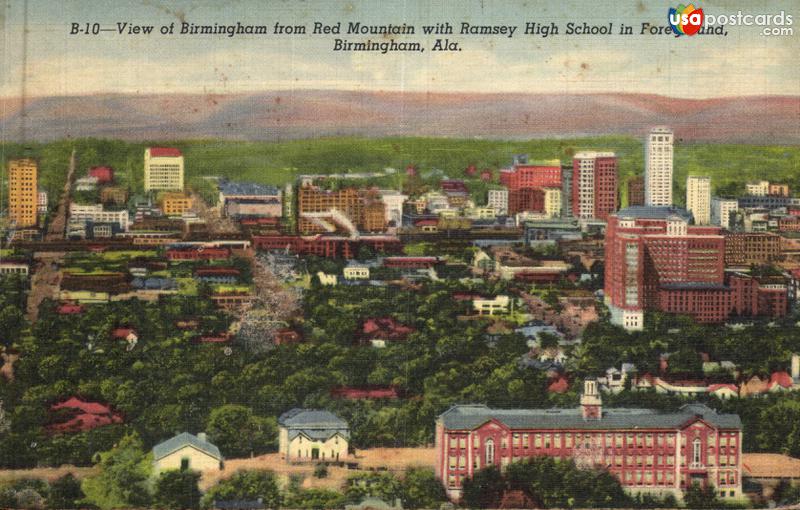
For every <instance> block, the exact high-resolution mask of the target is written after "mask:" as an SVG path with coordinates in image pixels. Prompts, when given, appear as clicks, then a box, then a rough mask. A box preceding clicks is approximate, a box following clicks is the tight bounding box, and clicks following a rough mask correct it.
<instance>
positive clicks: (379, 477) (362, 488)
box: [344, 473, 403, 503]
mask: <svg viewBox="0 0 800 510" xmlns="http://www.w3.org/2000/svg"><path fill="white" fill-rule="evenodd" d="M344 496H345V499H346V501H347V502H348V503H359V502H361V500H362V499H364V498H366V497H373V498H378V499H381V500H383V501H386V502H388V503H393V502H394V501H395V499H397V498H402V497H403V485H402V484H401V482H400V480H398V479H397V478H395V477H394V475H392V474H391V473H358V474H355V475H352V476H350V477H349V478H348V479H347V485H346V488H345V491H344Z"/></svg>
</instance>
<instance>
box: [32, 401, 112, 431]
mask: <svg viewBox="0 0 800 510" xmlns="http://www.w3.org/2000/svg"><path fill="white" fill-rule="evenodd" d="M50 411H51V412H53V413H54V419H55V420H56V421H54V423H51V424H50V425H48V427H47V429H48V430H49V431H50V432H83V431H86V430H92V429H96V428H98V427H102V426H105V425H111V424H113V423H122V416H121V415H120V414H119V413H115V412H114V411H112V410H111V408H110V407H109V406H107V405H104V404H100V403H99V402H87V401H84V400H81V399H79V398H77V397H71V398H69V399H68V400H65V401H63V402H59V403H57V404H54V405H52V406H50Z"/></svg>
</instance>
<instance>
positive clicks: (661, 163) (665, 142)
mask: <svg viewBox="0 0 800 510" xmlns="http://www.w3.org/2000/svg"><path fill="white" fill-rule="evenodd" d="M672 142H673V133H672V130H671V129H670V128H668V127H663V126H660V127H654V128H653V129H651V130H650V135H649V136H648V137H647V143H646V144H645V149H644V205H647V206H657V205H672Z"/></svg>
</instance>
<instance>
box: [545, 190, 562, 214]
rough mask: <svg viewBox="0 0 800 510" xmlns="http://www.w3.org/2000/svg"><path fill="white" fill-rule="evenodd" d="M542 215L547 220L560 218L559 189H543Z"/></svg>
mask: <svg viewBox="0 0 800 510" xmlns="http://www.w3.org/2000/svg"><path fill="white" fill-rule="evenodd" d="M543 191H544V214H545V216H547V217H548V218H558V217H560V216H561V197H562V195H561V189H560V188H544V190H543Z"/></svg>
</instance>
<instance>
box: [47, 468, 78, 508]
mask: <svg viewBox="0 0 800 510" xmlns="http://www.w3.org/2000/svg"><path fill="white" fill-rule="evenodd" d="M83 498H84V494H83V490H81V482H80V480H78V479H77V478H75V476H74V475H73V474H72V473H67V474H66V475H64V476H62V477H61V478H58V479H56V480H55V481H53V483H51V484H50V496H49V497H48V498H47V507H48V508H67V509H71V508H80V507H81V504H80V501H81V500H82V499H83Z"/></svg>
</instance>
